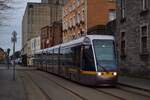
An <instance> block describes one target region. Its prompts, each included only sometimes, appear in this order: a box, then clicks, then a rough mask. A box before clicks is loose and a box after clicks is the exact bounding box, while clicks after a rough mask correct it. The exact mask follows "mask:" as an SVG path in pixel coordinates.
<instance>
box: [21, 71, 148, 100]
mask: <svg viewBox="0 0 150 100" xmlns="http://www.w3.org/2000/svg"><path fill="white" fill-rule="evenodd" d="M19 75H20V76H21V77H22V80H23V81H24V84H26V87H28V91H30V92H31V91H32V93H28V98H29V100H150V93H148V92H145V91H142V90H136V89H133V88H129V87H123V86H119V85H118V86H117V87H95V88H94V87H88V86H83V85H81V84H77V83H74V82H72V81H69V80H66V79H63V78H61V77H58V76H55V75H52V74H49V73H45V72H41V71H35V70H34V71H20V72H19ZM34 88H35V89H34ZM33 90H34V91H33ZM37 91H39V92H37ZM32 94H33V95H32ZM33 96H35V97H37V98H36V99H32V98H33ZM40 97H41V98H44V99H41V98H40Z"/></svg>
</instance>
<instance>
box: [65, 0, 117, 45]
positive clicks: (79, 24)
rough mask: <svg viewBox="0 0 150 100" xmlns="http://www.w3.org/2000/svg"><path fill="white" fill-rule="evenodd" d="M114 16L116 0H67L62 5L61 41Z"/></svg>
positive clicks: (76, 36)
mask: <svg viewBox="0 0 150 100" xmlns="http://www.w3.org/2000/svg"><path fill="white" fill-rule="evenodd" d="M115 18H116V0H68V2H67V3H66V4H65V6H64V7H63V41H64V42H66V41H69V40H72V39H74V38H78V37H80V36H82V35H86V34H87V31H88V29H90V28H92V27H95V26H97V25H100V26H101V25H106V24H107V23H108V22H109V21H112V20H114V19H115Z"/></svg>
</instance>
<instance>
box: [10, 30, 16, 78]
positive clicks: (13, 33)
mask: <svg viewBox="0 0 150 100" xmlns="http://www.w3.org/2000/svg"><path fill="white" fill-rule="evenodd" d="M11 42H12V43H13V80H15V45H16V42H17V32H16V31H13V32H12V37H11Z"/></svg>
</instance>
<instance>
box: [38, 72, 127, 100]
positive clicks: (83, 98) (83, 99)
mask: <svg viewBox="0 0 150 100" xmlns="http://www.w3.org/2000/svg"><path fill="white" fill-rule="evenodd" d="M38 74H40V75H41V76H43V77H45V78H47V79H48V80H51V81H53V82H54V83H55V84H57V85H59V86H60V87H62V88H64V89H66V90H68V91H70V92H71V93H74V94H76V95H77V96H79V97H80V98H82V100H88V99H86V98H85V97H83V96H80V95H79V94H77V93H76V92H74V91H72V90H71V89H68V88H66V87H64V86H62V85H61V84H59V83H57V82H56V81H54V80H52V79H50V78H49V77H47V76H45V75H43V74H41V73H38ZM91 89H93V88H91ZM94 90H96V91H97V92H100V93H103V94H106V95H109V96H112V97H114V98H116V99H119V100H126V99H124V98H122V97H119V96H117V95H113V94H111V93H107V92H105V91H102V90H99V89H94Z"/></svg>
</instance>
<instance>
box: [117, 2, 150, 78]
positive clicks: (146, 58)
mask: <svg viewBox="0 0 150 100" xmlns="http://www.w3.org/2000/svg"><path fill="white" fill-rule="evenodd" d="M133 5H134V6H133ZM117 8H118V9H117V34H116V40H117V46H118V56H119V62H120V66H121V70H122V71H126V73H134V75H137V74H139V75H141V74H142V75H144V76H150V74H149V75H148V73H150V19H149V18H150V12H149V10H150V1H149V0H118V1H117Z"/></svg>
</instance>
